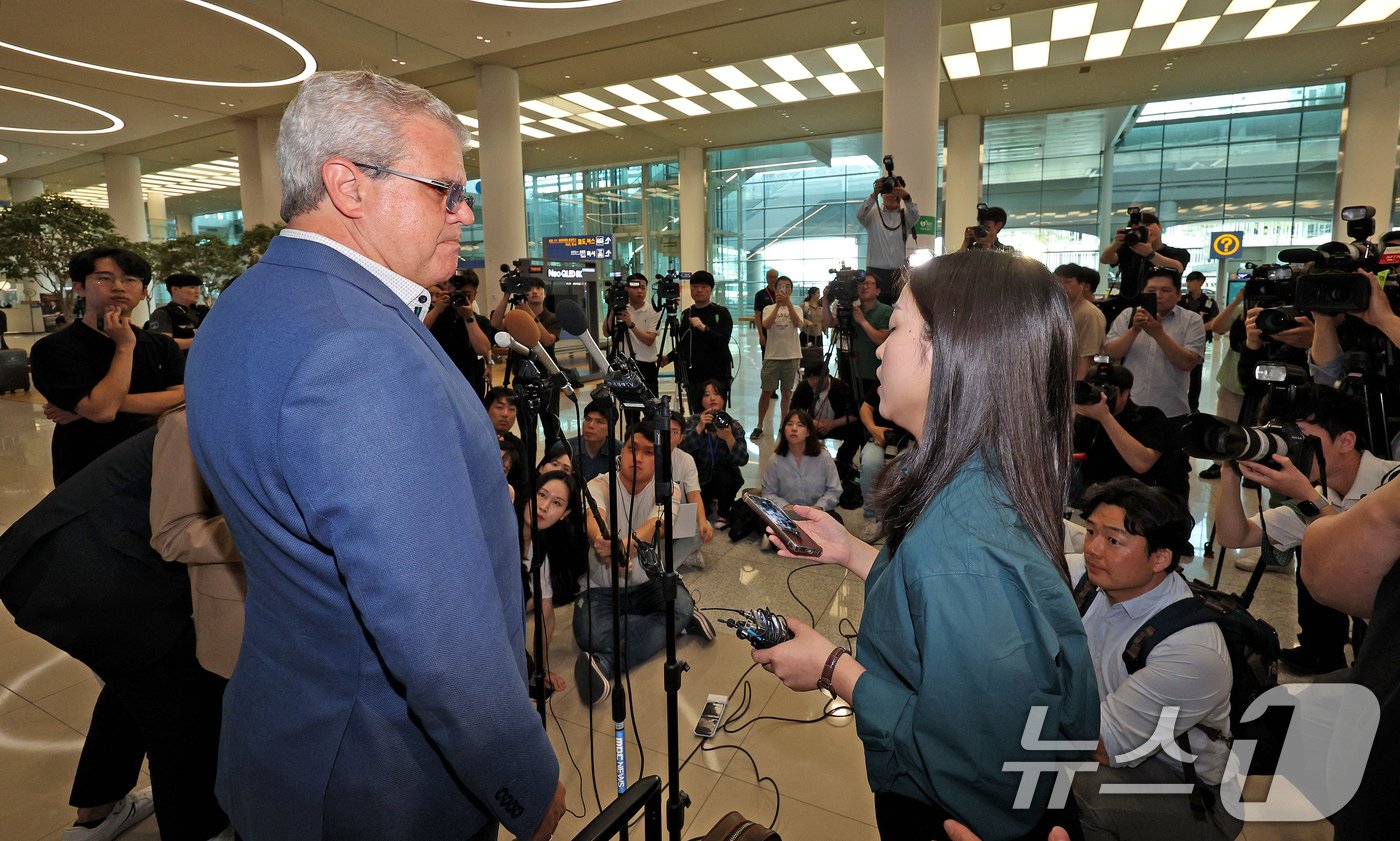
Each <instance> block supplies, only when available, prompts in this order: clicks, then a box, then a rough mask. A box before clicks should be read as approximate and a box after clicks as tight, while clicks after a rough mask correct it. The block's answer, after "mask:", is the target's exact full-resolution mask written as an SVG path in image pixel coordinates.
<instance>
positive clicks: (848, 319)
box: [826, 303, 865, 406]
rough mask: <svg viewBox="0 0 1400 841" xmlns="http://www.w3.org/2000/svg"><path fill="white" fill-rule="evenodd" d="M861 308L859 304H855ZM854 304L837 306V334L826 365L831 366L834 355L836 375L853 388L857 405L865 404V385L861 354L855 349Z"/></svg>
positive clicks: (828, 349)
mask: <svg viewBox="0 0 1400 841" xmlns="http://www.w3.org/2000/svg"><path fill="white" fill-rule="evenodd" d="M853 305H854V306H859V303H855V304H853ZM851 306H852V304H837V305H836V333H835V335H834V336H833V337H832V342H831V347H829V348H827V351H826V363H827V364H828V365H830V364H831V356H832V354H835V355H836V375H837V376H838V377H840V378H841V379H842V381H844V382H846V383H848V384H849V385H850V386H851V394H852V396H853V397H854V398H855V402H856V405H857V406H859V405H860V404H861V403H864V402H865V383H864V381H863V380H862V379H861V378H860V376H859V374H860V371H859V367H860V359H859V356H860V354H859V353H858V352H857V351H856V347H855V322H854V320H853V316H852V315H851Z"/></svg>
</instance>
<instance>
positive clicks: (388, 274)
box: [277, 228, 433, 321]
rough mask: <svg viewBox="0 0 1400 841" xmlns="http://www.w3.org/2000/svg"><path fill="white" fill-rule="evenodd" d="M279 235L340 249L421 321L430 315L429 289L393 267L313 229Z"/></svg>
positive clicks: (293, 230)
mask: <svg viewBox="0 0 1400 841" xmlns="http://www.w3.org/2000/svg"><path fill="white" fill-rule="evenodd" d="M277 235H278V236H279V237H291V238H292V239H304V240H308V241H310V242H315V243H320V244H321V245H324V246H326V247H327V248H332V249H335V250H336V251H339V252H340V253H341V254H344V255H345V256H346V257H349V258H350V259H351V260H354V261H355V262H356V263H359V264H360V265H361V266H363V267H364V268H365V270H366V271H368V272H369V273H370V274H372V275H374V276H375V277H376V278H378V279H379V281H380V282H381V283H383V284H384V285H385V286H387V287H389V291H390V292H392V293H394V297H395V298H398V299H399V300H400V301H403V305H404V306H406V307H408V311H409V312H411V313H413V314H414V315H415V316H417V317H418V320H419V321H422V320H423V319H424V318H425V317H426V316H427V315H428V310H429V309H431V308H432V306H433V299H432V296H431V295H429V294H428V290H427V289H424V288H423V287H422V286H420V285H418V284H417V283H414V282H413V281H411V280H409V279H408V278H406V277H404V276H403V275H401V274H399V273H397V272H395V271H393V270H392V269H389V268H388V267H386V266H383V265H381V264H379V263H376V262H374V261H373V260H371V259H370V258H368V257H366V256H365V255H363V254H361V253H360V252H358V251H355V250H354V249H352V248H349V247H347V246H345V245H343V244H341V243H338V242H336V241H335V240H333V239H331V238H330V237H325V236H321V235H320V234H315V233H312V232H311V231H299V230H297V229H295V228H283V229H282V230H281V231H280V232H279V233H278V234H277Z"/></svg>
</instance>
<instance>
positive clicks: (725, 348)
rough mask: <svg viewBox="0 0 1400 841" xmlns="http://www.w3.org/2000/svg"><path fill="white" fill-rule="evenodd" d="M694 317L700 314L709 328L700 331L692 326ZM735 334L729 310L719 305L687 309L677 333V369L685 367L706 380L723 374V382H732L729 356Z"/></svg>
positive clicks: (675, 354) (681, 317) (732, 318)
mask: <svg viewBox="0 0 1400 841" xmlns="http://www.w3.org/2000/svg"><path fill="white" fill-rule="evenodd" d="M692 315H698V316H699V317H700V320H701V321H702V322H704V324H705V326H706V327H707V328H708V329H706V330H696V329H695V328H694V327H692V326H691V324H690V317H691V316H692ZM733 332H734V317H733V316H732V315H730V313H729V310H728V309H727V308H726V307H722V306H720V305H719V304H710V305H709V306H708V307H705V308H704V309H702V310H697V309H696V308H695V307H693V306H690V307H686V308H685V310H684V311H682V312H681V315H680V330H679V331H678V332H677V333H676V350H675V353H674V354H673V356H675V358H676V360H677V363H676V364H677V370H681V369H682V368H684V369H686V370H689V371H692V372H696V373H700V374H702V375H703V377H705V378H708V377H712V376H719V375H722V377H721V378H722V379H728V378H729V369H730V367H731V362H732V360H731V357H730V355H729V337H730V335H731V334H733ZM682 360H687V361H682ZM688 379H694V377H689V378H688Z"/></svg>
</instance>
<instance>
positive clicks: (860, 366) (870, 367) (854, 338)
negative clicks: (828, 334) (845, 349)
mask: <svg viewBox="0 0 1400 841" xmlns="http://www.w3.org/2000/svg"><path fill="white" fill-rule="evenodd" d="M831 299H832V295H831V287H830V286H828V287H827V294H826V296H824V297H823V299H822V319H823V321H824V323H825V324H826V326H827V327H838V328H839V319H838V318H837V316H836V315H835V314H833V313H832V311H831ZM837 308H838V309H841V308H842V305H841V303H840V302H839V301H838V302H837ZM850 311H851V323H852V324H854V325H855V327H856V329H855V330H854V331H852V335H851V350H852V351H853V352H854V353H855V357H856V365H855V370H854V371H851V372H850V373H851V377H852V378H853V379H858V380H860V383H859V385H860V392H858V395H857V396H859V397H860V398H862V399H864V398H865V397H866V396H868V395H870V394H873V393H874V392H875V389H876V388H878V387H879V386H880V382H879V380H877V379H876V378H875V369H876V368H877V367H879V365H880V360H879V359H877V358H876V357H875V349H876V348H877V347H879V346H880V345H881V344H883V343H884V341H885V339H888V338H889V337H890V316H892V315H893V314H894V307H892V306H890V305H889V304H886V303H885V302H884V301H882V300H881V299H880V287H879V286H878V284H877V278H876V276H875V275H874V274H873V273H869V272H867V273H866V275H865V277H864V278H863V279H862V280H861V282H860V283H859V284H857V285H856V301H855V305H854V306H852V307H850Z"/></svg>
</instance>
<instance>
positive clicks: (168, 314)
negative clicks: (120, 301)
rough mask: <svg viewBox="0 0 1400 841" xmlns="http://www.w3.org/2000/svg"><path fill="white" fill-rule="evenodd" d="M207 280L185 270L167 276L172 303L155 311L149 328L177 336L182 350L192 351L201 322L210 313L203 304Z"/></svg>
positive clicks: (148, 323)
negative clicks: (200, 289)
mask: <svg viewBox="0 0 1400 841" xmlns="http://www.w3.org/2000/svg"><path fill="white" fill-rule="evenodd" d="M203 283H204V281H202V280H200V279H199V275H192V274H187V273H183V272H182V273H179V274H173V275H171V276H170V277H167V278H166V279H165V288H166V289H167V290H168V291H169V292H170V303H168V304H166V305H165V306H163V307H157V308H156V309H155V311H153V312H152V313H151V317H150V319H149V320H148V321H147V322H146V329H147V330H150V331H151V332H153V333H164V334H165V335H167V336H169V337H170V338H172V339H174V340H175V344H177V345H179V346H180V350H183V351H188V350H189V349H190V345H191V344H193V343H194V334H195V331H196V330H198V329H199V325H200V322H202V321H204V316H206V315H208V314H209V308H208V307H205V306H201V305H200V304H199V287H200V286H201V285H203Z"/></svg>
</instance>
